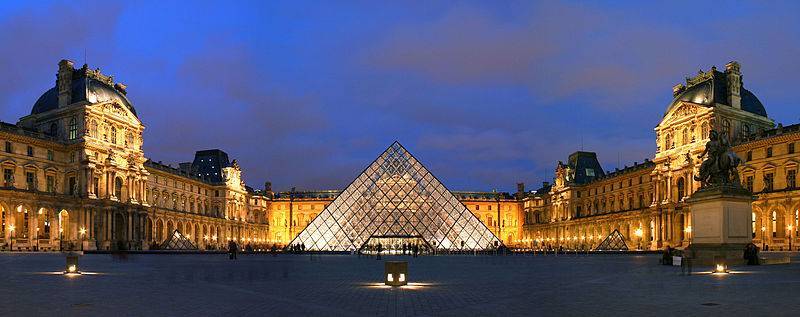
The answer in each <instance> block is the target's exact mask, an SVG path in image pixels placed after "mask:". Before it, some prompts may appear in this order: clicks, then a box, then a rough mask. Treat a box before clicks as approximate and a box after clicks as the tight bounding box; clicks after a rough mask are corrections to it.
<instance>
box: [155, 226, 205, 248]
mask: <svg viewBox="0 0 800 317" xmlns="http://www.w3.org/2000/svg"><path fill="white" fill-rule="evenodd" d="M161 250H197V247H196V246H195V245H194V243H192V241H190V240H189V239H187V238H186V237H185V236H183V235H182V234H181V233H180V232H179V231H178V230H175V231H173V232H172V234H171V235H170V236H169V239H167V240H166V241H164V243H162V244H161Z"/></svg>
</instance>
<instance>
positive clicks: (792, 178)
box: [786, 170, 797, 189]
mask: <svg viewBox="0 0 800 317" xmlns="http://www.w3.org/2000/svg"><path fill="white" fill-rule="evenodd" d="M795 186H797V171H796V170H789V171H788V172H786V188H789V189H793V188H795Z"/></svg>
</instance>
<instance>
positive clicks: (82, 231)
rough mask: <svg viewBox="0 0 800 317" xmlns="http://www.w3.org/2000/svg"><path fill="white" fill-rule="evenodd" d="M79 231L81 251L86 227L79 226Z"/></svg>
mask: <svg viewBox="0 0 800 317" xmlns="http://www.w3.org/2000/svg"><path fill="white" fill-rule="evenodd" d="M80 233H81V251H83V235H85V234H86V228H81V230H80Z"/></svg>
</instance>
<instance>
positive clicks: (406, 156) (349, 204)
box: [291, 142, 501, 251]
mask: <svg viewBox="0 0 800 317" xmlns="http://www.w3.org/2000/svg"><path fill="white" fill-rule="evenodd" d="M381 237H400V238H403V237H408V238H415V239H422V240H423V241H424V242H425V244H427V246H428V247H430V248H434V249H438V250H486V249H493V248H496V247H497V246H499V245H501V242H500V240H499V239H498V238H497V237H496V236H495V235H494V234H493V233H492V232H491V231H490V230H489V229H488V228H487V227H486V226H485V225H484V224H483V223H482V222H481V221H480V220H478V218H477V217H475V215H473V214H472V212H470V211H469V210H468V209H467V207H466V206H464V204H462V203H461V202H460V201H459V200H458V199H457V198H456V197H455V196H453V194H452V193H450V191H449V190H447V188H445V187H444V185H442V183H441V182H439V180H438V179H437V178H436V177H434V176H433V174H431V173H430V172H429V171H428V170H427V169H426V168H425V167H424V166H422V164H421V163H420V162H419V161H417V159H416V158H414V156H412V155H411V153H409V152H408V151H407V150H406V149H405V148H404V147H403V146H402V145H400V143H398V142H394V143H392V145H391V146H389V148H388V149H386V151H384V152H383V153H382V154H381V155H380V156H379V157H378V158H377V159H376V160H375V161H374V162H372V164H370V165H369V166H368V167H367V168H366V169H365V170H364V171H363V172H362V173H361V175H359V176H358V177H356V179H355V180H353V182H352V183H350V185H349V186H347V188H345V189H344V190H343V191H342V192H341V194H339V196H338V197H337V198H336V199H335V200H334V201H333V202H331V203H330V205H328V206H327V207H326V208H325V210H323V211H322V212H320V213H319V215H317V217H316V218H314V220H312V221H311V223H309V224H308V226H307V227H306V228H305V229H304V230H303V231H301V232H300V234H298V235H297V237H296V238H295V239H294V240H293V241H292V242H291V244H293V245H294V244H297V245H299V244H303V245H305V247H306V250H312V251H356V250H360V249H362V248H363V247H364V246H365V244H366V243H367V241H369V240H370V238H381Z"/></svg>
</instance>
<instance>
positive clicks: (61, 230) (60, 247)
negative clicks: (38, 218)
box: [58, 225, 64, 252]
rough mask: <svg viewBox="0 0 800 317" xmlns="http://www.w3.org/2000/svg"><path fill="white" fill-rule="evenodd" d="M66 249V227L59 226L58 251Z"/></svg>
mask: <svg viewBox="0 0 800 317" xmlns="http://www.w3.org/2000/svg"><path fill="white" fill-rule="evenodd" d="M63 249H64V228H61V226H60V225H59V227H58V252H61V251H62V250H63Z"/></svg>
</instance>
